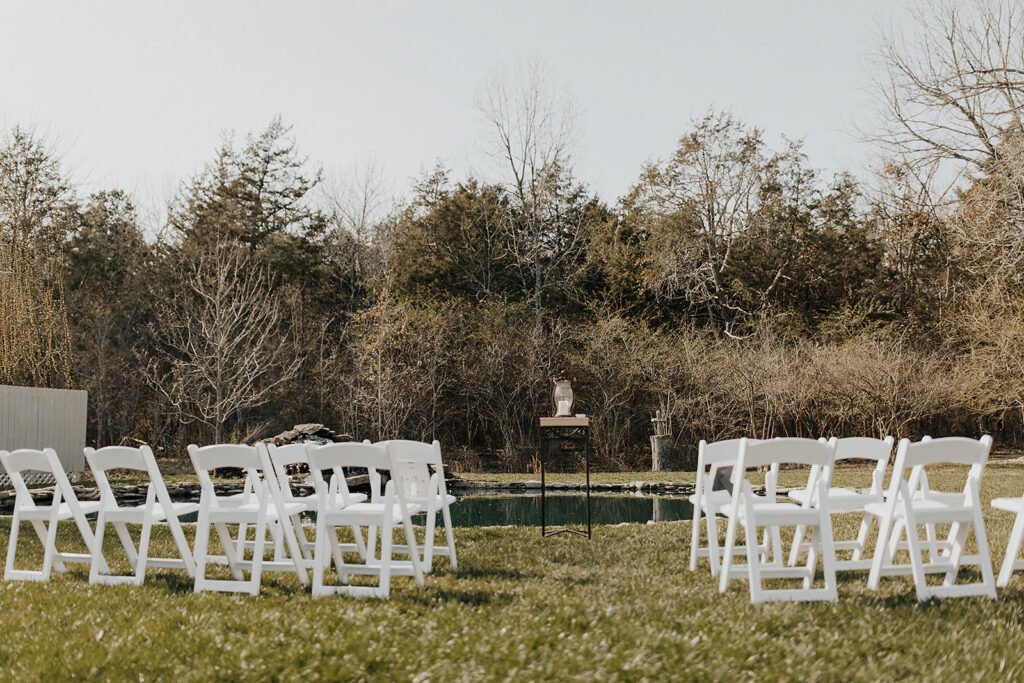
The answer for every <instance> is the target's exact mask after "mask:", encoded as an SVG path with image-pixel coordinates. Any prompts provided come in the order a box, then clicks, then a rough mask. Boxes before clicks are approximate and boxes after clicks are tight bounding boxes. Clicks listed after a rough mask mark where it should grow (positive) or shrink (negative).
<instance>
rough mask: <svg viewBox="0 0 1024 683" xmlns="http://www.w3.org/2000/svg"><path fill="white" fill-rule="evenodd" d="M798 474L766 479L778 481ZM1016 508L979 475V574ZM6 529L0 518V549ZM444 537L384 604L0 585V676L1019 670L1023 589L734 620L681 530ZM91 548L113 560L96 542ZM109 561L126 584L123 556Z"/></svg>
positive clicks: (184, 587)
mask: <svg viewBox="0 0 1024 683" xmlns="http://www.w3.org/2000/svg"><path fill="white" fill-rule="evenodd" d="M866 472H867V470H866V469H865V468H842V469H840V470H839V471H838V472H837V480H838V481H843V482H844V483H845V481H847V480H848V481H850V482H854V481H855V480H857V481H856V483H860V482H862V481H863V480H864V478H865V475H866ZM801 474H803V476H806V473H801V472H799V471H793V472H784V474H783V477H782V478H783V482H782V483H783V484H787V483H795V482H796V480H798V479H799V478H800V476H801ZM647 476H648V475H647V474H646V473H644V474H642V475H634V478H635V479H639V478H647ZM956 476H962V470H958V469H954V468H950V469H945V470H941V471H939V472H936V473H934V474H932V475H931V483H932V486H933V487H935V488H942V487H943V486H942V485H943V484H944V483H947V482H949V481H951V480H952V479H953V478H954V477H956ZM631 480H632V479H631ZM790 480H792V481H790ZM959 481H960V480H958V482H959ZM1021 493H1024V467H1021V466H1020V465H999V464H995V465H992V466H991V467H990V468H989V470H988V471H987V472H986V477H985V484H984V486H983V495H984V497H985V499H986V522H987V525H988V534H989V539H990V543H991V545H992V548H993V563H994V564H995V567H996V569H997V570H998V562H999V561H1001V560H1002V555H1003V549H1004V547H1005V544H1006V539H1007V537H1008V535H1009V531H1010V526H1011V523H1012V517H1011V516H1010V515H1008V514H1005V513H1001V512H996V511H992V510H991V509H989V508H988V500H989V499H991V498H992V497H995V496H1000V495H1020V494H1021ZM857 521H858V520H857V518H856V517H854V516H851V515H843V516H837V517H836V525H835V526H836V530H837V533H838V534H843V535H848V534H850V533H851V530H852V529H853V528H854V527H855V524H856V522H857ZM9 524H10V523H9V520H8V519H4V520H0V539H2V540H0V552H3V551H5V550H6V539H7V536H8V532H9ZM24 531H25V534H26V535H23V538H27V537H28V536H31V537H32V541H31V543H30V542H28V541H26V542H24V544H23V545H20V547H19V552H23V553H24V558H23V559H20V561H19V565H20V566H25V565H26V564H27V563H30V562H39V561H41V551H40V550H39V548H38V544H37V543H36V542H35V540H34V534H31V532H30V530H29V529H28V527H26V528H25V530H24ZM191 532H192V530H191V528H190V529H188V533H189V534H191ZM456 533H457V539H458V541H457V542H458V550H459V560H460V563H459V569H458V570H457V571H452V570H450V569H448V568H447V564H446V562H445V560H443V559H440V560H438V562H437V564H436V565H435V566H436V567H437V569H436V570H435V572H434V573H433V574H431V575H429V576H428V577H427V582H426V586H425V587H424V588H422V589H419V588H416V586H415V584H414V583H413V582H412V580H411V579H408V578H404V577H399V578H396V579H394V580H393V581H394V587H393V591H392V598H391V599H390V600H389V601H384V602H380V601H373V600H360V599H353V598H318V599H313V598H311V597H310V596H309V593H308V590H303V588H302V587H301V586H300V585H299V583H298V581H297V579H296V577H295V576H294V574H283V573H271V574H266V575H265V576H264V582H263V592H262V594H261V595H260V597H258V598H252V597H249V596H231V595H220V594H210V593H207V594H203V595H195V594H193V593H192V590H191V588H192V586H191V582H190V581H188V580H187V577H186V576H185V574H184V572H176V571H172V570H152V571H151V572H150V573H149V578H148V579H147V582H146V585H145V586H142V587H139V588H135V587H110V586H90V585H88V584H87V581H86V579H87V568H86V567H85V566H84V565H72V568H71V569H70V571H69V572H68V573H67V574H66V575H60V576H55V578H54V579H53V580H52V581H51V582H50V583H49V584H36V583H17V582H15V583H0V634H2V640H0V643H2V646H0V678H4V679H19V680H31V679H67V678H99V679H128V678H131V679H147V680H148V679H157V678H162V679H168V680H206V679H211V678H214V679H224V680H230V679H239V678H241V679H298V678H306V677H312V676H319V677H322V678H330V679H335V678H366V679H406V678H412V677H419V679H420V680H447V679H474V680H475V679H480V678H518V679H528V680H532V679H553V678H558V679H562V678H584V679H593V678H601V679H605V678H625V679H640V678H644V677H649V678H652V679H653V678H683V679H690V678H701V679H728V680H733V679H737V678H754V677H764V678H768V679H777V678H800V679H844V680H845V679H861V680H875V679H891V678H901V677H913V678H929V679H943V680H963V679H970V680H976V679H988V678H1001V679H1002V678H1008V679H1012V678H1019V677H1020V676H1021V675H1022V674H1024V657H1022V656H1021V654H1020V653H1021V652H1022V651H1024V627H1022V624H1024V574H1022V575H1020V576H1017V577H1015V578H1014V580H1013V581H1012V582H1011V584H1010V586H1009V588H1007V589H1004V590H1000V592H999V600H998V601H996V602H991V601H989V600H987V599H984V598H969V599H956V600H945V601H935V602H932V603H929V604H926V605H918V603H917V601H916V599H915V597H914V591H913V585H912V583H911V581H910V579H909V577H900V578H887V579H884V580H883V582H882V587H881V590H879V591H877V592H871V591H868V590H867V589H866V587H865V579H866V576H865V573H863V572H859V573H844V574H840V585H839V593H840V598H839V602H838V603H836V604H769V605H751V604H750V600H749V593H748V591H747V587H746V583H745V582H734V583H733V584H732V586H731V588H730V590H729V591H728V592H727V593H726V594H724V595H720V594H719V593H718V592H717V590H716V584H715V583H714V582H713V581H712V580H711V577H710V575H709V573H708V570H707V568H706V564H703V563H702V565H701V566H700V568H699V570H698V571H697V572H695V573H691V572H689V571H688V570H687V558H688V552H689V535H690V524H689V523H688V522H672V523H661V524H655V525H627V526H613V527H598V528H597V529H596V530H595V534H594V538H593V540H590V541H587V540H585V539H581V538H575V537H566V536H563V537H556V538H548V539H542V538H540V532H539V530H538V529H536V528H501V529H473V528H471V529H457V530H456ZM76 536H77V534H76V533H75V531H74V528H73V526H71V525H69V524H68V525H62V526H61V533H60V547H61V548H62V549H69V546H74V545H76V541H75V538H76ZM107 541H108V544H107V548H108V550H109V554H108V557H114V555H113V553H114V552H115V545H114V543H116V541H114V539H113V534H112V533H111V534H109V535H108V537H107ZM111 541H113V543H111ZM78 545H79V546H81V544H80V542H78ZM172 547H173V546H172V544H171V542H170V538H169V534H167V533H166V530H165V529H163V528H160V529H158V530H157V532H156V533H155V537H154V543H153V553H155V554H172V550H171V548H172ZM20 557H21V556H20ZM117 557H119V555H118V556H117ZM114 564H115V569H117V570H124V569H125V568H126V565H125V563H124V561H123V560H122V561H120V563H116V562H115V563H114Z"/></svg>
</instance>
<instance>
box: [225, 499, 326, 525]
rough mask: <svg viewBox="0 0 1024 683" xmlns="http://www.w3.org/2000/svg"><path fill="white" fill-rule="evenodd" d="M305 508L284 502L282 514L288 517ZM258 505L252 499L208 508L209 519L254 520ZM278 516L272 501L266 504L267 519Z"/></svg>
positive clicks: (226, 520)
mask: <svg viewBox="0 0 1024 683" xmlns="http://www.w3.org/2000/svg"><path fill="white" fill-rule="evenodd" d="M305 509H306V506H305V505H304V504H302V503H285V504H284V516H285V517H290V516H291V515H294V514H297V513H300V512H302V511H303V510H305ZM259 510H260V505H259V503H257V502H255V501H253V502H251V503H243V504H241V505H234V506H232V507H228V508H221V509H214V510H210V521H211V522H243V521H244V522H255V521H256V519H257V517H258V516H259ZM279 517H280V516H279V515H278V512H277V507H276V506H274V505H273V504H272V503H269V504H267V519H268V520H273V519H278V518H279Z"/></svg>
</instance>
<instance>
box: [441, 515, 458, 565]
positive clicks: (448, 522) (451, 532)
mask: <svg viewBox="0 0 1024 683" xmlns="http://www.w3.org/2000/svg"><path fill="white" fill-rule="evenodd" d="M441 517H442V518H443V519H444V535H445V540H447V541H448V564H449V565H451V568H452V569H458V568H459V561H458V559H456V557H455V529H454V528H452V511H451V508H450V507H449V505H448V501H445V503H444V506H442V508H441Z"/></svg>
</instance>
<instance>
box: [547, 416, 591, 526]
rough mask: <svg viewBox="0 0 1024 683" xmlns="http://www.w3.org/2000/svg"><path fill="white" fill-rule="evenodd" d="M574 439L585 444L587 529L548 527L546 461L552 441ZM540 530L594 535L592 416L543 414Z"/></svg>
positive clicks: (560, 441) (558, 441)
mask: <svg viewBox="0 0 1024 683" xmlns="http://www.w3.org/2000/svg"><path fill="white" fill-rule="evenodd" d="M565 441H568V442H573V443H577V444H581V445H582V446H583V462H584V470H585V472H586V481H587V484H586V492H587V530H586V532H584V531H582V530H580V529H570V528H568V527H564V526H563V527H559V528H556V529H548V528H547V505H546V502H545V499H546V489H547V481H546V479H545V476H544V473H545V469H546V468H545V461H546V460H547V456H548V449H549V447H550V446H551V444H554V443H562V442H565ZM539 459H540V533H541V536H555V535H556V534H565V533H569V534H577V535H579V536H586V537H587V538H590V531H591V526H590V418H589V417H542V418H540V458H539Z"/></svg>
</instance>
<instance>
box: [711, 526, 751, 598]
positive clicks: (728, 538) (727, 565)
mask: <svg viewBox="0 0 1024 683" xmlns="http://www.w3.org/2000/svg"><path fill="white" fill-rule="evenodd" d="M748 535H749V534H748ZM735 545H736V517H735V516H732V517H729V524H728V526H727V527H726V530H725V553H724V554H723V555H722V568H721V570H720V571H721V572H722V575H721V577H719V580H718V592H719V593H724V592H725V591H726V589H728V588H729V574H730V573H732V550H733V547H734V546H735ZM753 551H754V548H752V547H751V546H749V545H748V547H747V562H750V557H751V555H750V553H751V552H753Z"/></svg>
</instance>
